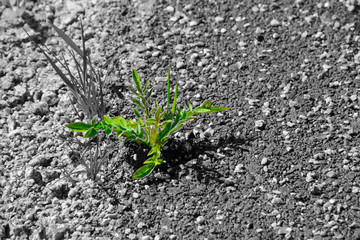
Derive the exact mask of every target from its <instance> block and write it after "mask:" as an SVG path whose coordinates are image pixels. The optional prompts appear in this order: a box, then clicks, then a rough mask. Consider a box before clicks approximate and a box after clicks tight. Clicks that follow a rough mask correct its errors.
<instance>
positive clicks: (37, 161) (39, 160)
mask: <svg viewBox="0 0 360 240" xmlns="http://www.w3.org/2000/svg"><path fill="white" fill-rule="evenodd" d="M51 162H52V158H50V157H48V156H46V155H38V156H35V157H34V158H33V159H32V160H30V162H29V165H30V166H32V167H35V166H42V167H48V166H50V164H51Z"/></svg>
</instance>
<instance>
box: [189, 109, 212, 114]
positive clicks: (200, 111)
mask: <svg viewBox="0 0 360 240" xmlns="http://www.w3.org/2000/svg"><path fill="white" fill-rule="evenodd" d="M193 112H195V114H198V113H207V112H211V111H210V109H208V108H195V110H194V111H193Z"/></svg>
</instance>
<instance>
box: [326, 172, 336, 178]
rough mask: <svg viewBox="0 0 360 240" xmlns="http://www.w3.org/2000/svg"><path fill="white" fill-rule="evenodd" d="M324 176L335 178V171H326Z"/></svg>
mask: <svg viewBox="0 0 360 240" xmlns="http://www.w3.org/2000/svg"><path fill="white" fill-rule="evenodd" d="M326 176H327V177H328V178H335V177H336V173H335V172H334V171H329V172H327V173H326Z"/></svg>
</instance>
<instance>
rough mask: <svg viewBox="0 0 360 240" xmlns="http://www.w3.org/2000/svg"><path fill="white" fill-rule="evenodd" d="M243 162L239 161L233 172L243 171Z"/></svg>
mask: <svg viewBox="0 0 360 240" xmlns="http://www.w3.org/2000/svg"><path fill="white" fill-rule="evenodd" d="M244 168H245V167H244V164H242V163H240V164H238V165H236V167H235V170H234V173H240V172H243V171H244Z"/></svg>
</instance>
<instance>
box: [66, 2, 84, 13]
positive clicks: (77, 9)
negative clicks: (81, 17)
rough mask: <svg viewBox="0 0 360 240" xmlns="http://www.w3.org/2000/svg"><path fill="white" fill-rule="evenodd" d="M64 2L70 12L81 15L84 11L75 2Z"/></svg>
mask: <svg viewBox="0 0 360 240" xmlns="http://www.w3.org/2000/svg"><path fill="white" fill-rule="evenodd" d="M65 2H66V7H67V9H68V10H69V11H70V12H73V13H83V12H84V11H85V9H84V8H83V7H82V6H81V5H79V4H78V3H76V2H73V1H69V0H67V1H65Z"/></svg>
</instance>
